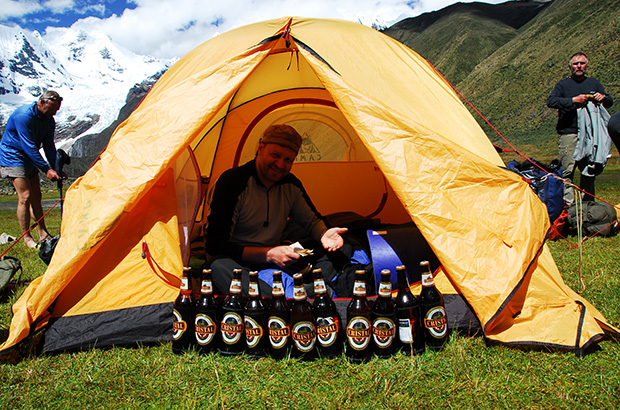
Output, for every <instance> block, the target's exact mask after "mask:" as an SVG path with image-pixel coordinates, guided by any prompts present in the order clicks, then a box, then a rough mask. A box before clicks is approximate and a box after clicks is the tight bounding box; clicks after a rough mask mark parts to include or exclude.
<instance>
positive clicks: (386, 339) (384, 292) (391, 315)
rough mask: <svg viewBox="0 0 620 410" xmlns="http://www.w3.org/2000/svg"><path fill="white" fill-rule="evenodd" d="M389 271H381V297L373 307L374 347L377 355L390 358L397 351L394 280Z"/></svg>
mask: <svg viewBox="0 0 620 410" xmlns="http://www.w3.org/2000/svg"><path fill="white" fill-rule="evenodd" d="M391 275H392V274H391V272H390V270H389V269H383V270H382V271H381V283H380V284H379V294H378V295H379V296H378V297H377V300H376V301H375V303H374V304H373V305H372V310H371V312H372V341H373V343H372V345H373V350H374V353H375V355H377V356H378V357H380V358H384V359H386V358H389V357H390V356H392V355H393V354H394V351H395V349H396V345H397V343H396V341H395V340H394V338H395V335H396V310H395V307H394V301H393V300H392V280H391Z"/></svg>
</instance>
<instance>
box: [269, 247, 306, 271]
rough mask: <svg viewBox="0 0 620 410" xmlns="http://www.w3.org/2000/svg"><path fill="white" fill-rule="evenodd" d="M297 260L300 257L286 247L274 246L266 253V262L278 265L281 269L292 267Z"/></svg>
mask: <svg viewBox="0 0 620 410" xmlns="http://www.w3.org/2000/svg"><path fill="white" fill-rule="evenodd" d="M299 258H301V255H300V254H298V253H297V252H295V250H293V248H292V247H290V246H288V245H280V246H276V247H273V248H271V249H269V250H268V251H267V262H269V263H273V264H275V265H278V266H279V267H281V268H285V267H287V266H290V265H292V264H293V263H295V262H296V261H297V260H298V259H299Z"/></svg>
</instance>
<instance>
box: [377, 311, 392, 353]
mask: <svg viewBox="0 0 620 410" xmlns="http://www.w3.org/2000/svg"><path fill="white" fill-rule="evenodd" d="M395 333H396V326H395V325H394V322H393V321H392V320H391V319H389V318H387V317H379V318H377V319H375V321H374V322H373V323H372V338H373V340H374V341H375V344H376V345H377V346H379V347H380V348H381V349H386V348H388V347H390V345H391V344H392V342H393V341H394V334H395Z"/></svg>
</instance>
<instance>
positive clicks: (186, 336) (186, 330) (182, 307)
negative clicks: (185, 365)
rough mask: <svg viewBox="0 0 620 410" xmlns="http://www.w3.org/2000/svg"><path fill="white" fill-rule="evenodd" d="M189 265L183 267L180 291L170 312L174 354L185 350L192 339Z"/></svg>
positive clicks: (192, 303)
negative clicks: (172, 317)
mask: <svg viewBox="0 0 620 410" xmlns="http://www.w3.org/2000/svg"><path fill="white" fill-rule="evenodd" d="M189 270H190V268H189V267H184V268H183V277H182V279H181V292H180V293H179V296H177V298H176V300H175V301H174V308H173V310H172V314H173V316H174V319H173V320H174V322H173V323H172V352H174V353H176V354H180V353H183V352H185V351H187V350H188V349H189V348H190V346H192V345H193V339H194V302H193V301H192V290H191V288H190V286H189Z"/></svg>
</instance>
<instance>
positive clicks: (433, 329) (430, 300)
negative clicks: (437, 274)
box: [420, 261, 448, 351]
mask: <svg viewBox="0 0 620 410" xmlns="http://www.w3.org/2000/svg"><path fill="white" fill-rule="evenodd" d="M420 269H421V271H422V291H421V292H420V316H421V318H422V321H423V323H424V325H423V330H424V342H425V343H426V346H428V347H429V348H430V349H431V350H434V351H439V350H441V349H443V347H444V345H445V343H446V341H447V340H448V318H447V316H446V309H445V308H444V305H443V295H442V294H441V293H440V292H439V291H438V290H437V288H436V287H435V281H434V279H433V274H432V272H431V268H430V265H429V263H428V261H422V262H420Z"/></svg>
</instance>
